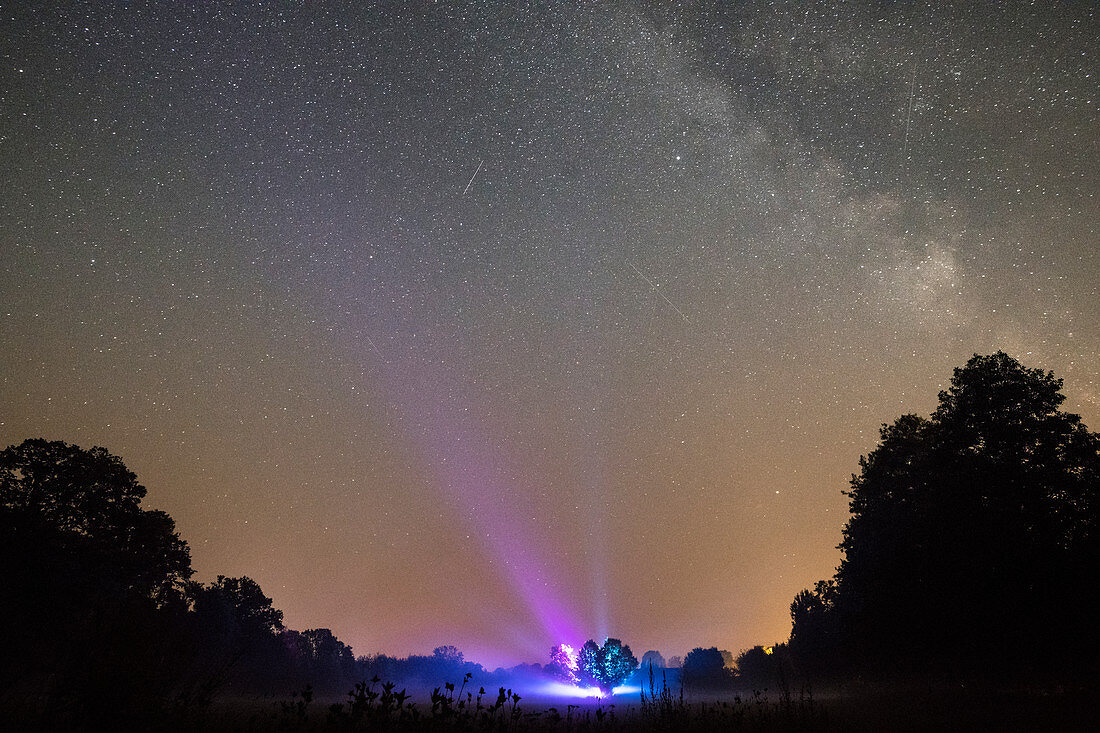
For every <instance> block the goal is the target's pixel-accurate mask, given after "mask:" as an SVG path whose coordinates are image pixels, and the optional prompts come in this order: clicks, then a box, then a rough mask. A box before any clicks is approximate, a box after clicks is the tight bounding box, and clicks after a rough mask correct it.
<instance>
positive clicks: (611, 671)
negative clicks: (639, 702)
mask: <svg viewBox="0 0 1100 733" xmlns="http://www.w3.org/2000/svg"><path fill="white" fill-rule="evenodd" d="M637 669H638V659H637V657H635V656H634V653H633V652H631V651H630V647H629V646H627V645H625V644H623V643H622V642H621V641H620V640H618V639H608V640H607V641H605V642H604V643H603V646H602V647H601V646H599V645H598V644H596V642H595V641H593V640H592V639H589V640H588V641H586V642H585V643H584V646H582V647H581V650H580V653H579V654H578V659H577V675H578V677H579V678H580V682H581V683H582V684H589V685H593V686H596V687H599V688H600V689H601V690H603V691H604V692H605V693H608V694H610V693H611V691H612V690H613V689H614V688H615V687H617V686H619V685H621V684H622V683H623V682H624V681H625V680H626V679H627V678H628V677H630V675H632V674H634V672H635V671H636V670H637Z"/></svg>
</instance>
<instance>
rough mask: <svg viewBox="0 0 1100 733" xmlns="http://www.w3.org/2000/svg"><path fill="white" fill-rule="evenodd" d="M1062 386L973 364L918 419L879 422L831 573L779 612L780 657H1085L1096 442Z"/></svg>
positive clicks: (1018, 369) (999, 363)
mask: <svg viewBox="0 0 1100 733" xmlns="http://www.w3.org/2000/svg"><path fill="white" fill-rule="evenodd" d="M1061 388H1062V380H1061V379H1057V378H1055V377H1054V375H1053V374H1052V373H1050V372H1044V371H1042V370H1039V369H1029V368H1027V367H1025V366H1023V365H1021V364H1020V363H1019V362H1018V361H1016V360H1015V359H1013V358H1012V357H1010V356H1008V355H1007V354H1005V353H1003V352H998V353H996V354H992V355H989V356H979V355H975V356H974V357H973V358H972V359H970V360H969V361H968V362H967V364H966V365H965V366H964V367H961V368H957V369H955V371H954V375H953V377H952V379H951V384H950V385H949V387H948V389H946V390H944V391H942V392H940V394H939V406H938V407H937V409H936V410H935V412H933V413H932V415H931V416H930V417H928V418H922V417H919V416H916V415H903V416H901V417H899V418H898V419H897V420H895V421H894V423H892V424H890V425H884V426H883V427H882V430H881V439H880V442H879V445H878V446H877V447H876V448H875V449H874V450H873V451H872V452H871V453H870V454H868V455H867V456H864V457H862V458H861V459H860V462H859V467H860V471H859V473H858V474H855V475H853V476H852V480H851V489H850V491H849V492H847V493H848V496H849V498H850V502H849V507H850V511H851V517H850V518H849V520H848V523H847V524H846V526H845V527H844V531H843V539H842V541H841V543H840V549H841V550H842V552H843V559H842V561H841V563H840V566H839V568H838V569H837V573H836V576H835V579H834V580H832V581H823V582H821V583H818V584H817V586H816V587H815V588H814V589H813V590H812V591H802V592H801V593H799V594H798V596H797V597H796V598H795V600H794V602H793V603H792V604H791V616H792V621H793V628H792V633H791V647H792V650H793V651H795V652H796V653H798V654H801V655H802V656H803V657H804V658H807V657H809V658H814V657H816V658H819V659H820V658H821V657H822V656H823V655H829V656H831V657H832V658H833V660H834V661H837V660H839V659H842V658H846V659H848V660H849V661H851V662H853V663H856V664H866V663H871V664H874V663H885V662H890V663H891V664H898V663H899V662H903V663H910V664H914V665H918V666H924V665H927V664H928V663H929V662H930V661H931V660H933V659H936V660H954V662H955V663H958V662H960V661H964V660H969V661H973V662H975V663H978V664H980V663H983V662H985V661H989V660H993V659H997V660H1000V661H1005V662H1014V663H1017V664H1019V663H1023V662H1024V661H1025V660H1031V661H1035V660H1037V659H1040V658H1042V657H1050V656H1051V654H1052V653H1053V654H1054V655H1055V656H1059V655H1060V654H1061V653H1062V652H1064V651H1069V650H1070V649H1071V648H1076V649H1078V650H1083V649H1084V648H1086V647H1087V648H1089V649H1092V650H1095V647H1096V632H1095V631H1094V630H1093V628H1092V622H1091V618H1090V614H1091V610H1090V609H1092V608H1095V602H1096V590H1095V582H1094V578H1095V573H1096V570H1097V559H1098V557H1100V555H1098V551H1097V550H1098V534H1097V506H1098V505H1097V493H1098V488H1100V460H1098V448H1100V438H1098V436H1097V435H1096V434H1095V433H1090V432H1089V431H1088V429H1087V428H1086V427H1085V426H1084V425H1083V424H1082V422H1081V419H1080V417H1079V416H1077V415H1074V414H1071V413H1067V412H1063V411H1061V410H1060V409H1059V406H1060V405H1061V404H1062V402H1063V401H1064V399H1065V397H1064V395H1063V394H1062V393H1061ZM1070 640H1072V641H1070ZM1059 650H1061V651H1059ZM1071 653H1072V652H1071Z"/></svg>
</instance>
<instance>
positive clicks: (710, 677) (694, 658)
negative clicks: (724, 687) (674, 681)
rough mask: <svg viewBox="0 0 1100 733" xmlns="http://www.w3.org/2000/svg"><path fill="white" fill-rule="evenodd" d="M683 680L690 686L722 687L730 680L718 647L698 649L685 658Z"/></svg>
mask: <svg viewBox="0 0 1100 733" xmlns="http://www.w3.org/2000/svg"><path fill="white" fill-rule="evenodd" d="M682 669H683V673H682V674H683V680H684V682H685V683H687V684H690V685H720V684H722V683H725V682H727V681H729V680H730V678H731V677H730V673H729V670H727V669H726V660H725V659H723V658H722V652H720V651H719V650H718V647H713V646H712V647H710V648H709V649H704V648H702V647H696V648H694V649H692V650H691V651H690V652H688V653H687V656H686V657H684V666H683V668H682Z"/></svg>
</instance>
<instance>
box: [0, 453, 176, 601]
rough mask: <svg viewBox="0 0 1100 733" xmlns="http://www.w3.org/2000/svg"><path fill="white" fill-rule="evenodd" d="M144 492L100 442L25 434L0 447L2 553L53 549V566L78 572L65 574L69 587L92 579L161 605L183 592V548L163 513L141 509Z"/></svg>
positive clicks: (103, 586) (102, 588)
mask: <svg viewBox="0 0 1100 733" xmlns="http://www.w3.org/2000/svg"><path fill="white" fill-rule="evenodd" d="M144 497H145V487H144V486H142V485H141V484H139V483H138V481H137V476H135V475H134V473H133V472H131V471H130V470H129V469H128V468H126V466H125V465H124V464H123V463H122V460H121V459H119V458H118V457H117V456H114V455H111V454H110V453H108V452H107V451H106V450H105V449H103V448H92V449H91V450H84V449H82V448H80V447H78V446H75V445H69V444H68V443H64V442H61V441H46V440H42V439H30V440H25V441H23V443H21V444H20V445H17V446H11V447H9V448H6V449H5V450H3V451H0V522H2V525H0V526H2V527H3V530H4V535H5V539H6V542H5V543H4V546H3V550H4V552H5V553H12V554H16V555H17V554H20V553H26V552H27V551H30V554H32V555H34V554H37V553H36V551H35V547H37V548H40V549H45V550H46V551H47V552H56V553H57V554H58V555H59V557H55V558H53V559H54V560H60V563H59V564H58V565H57V566H56V567H59V568H61V569H64V570H68V571H72V572H73V573H74V574H82V575H83V576H84V577H83V578H78V577H70V578H69V580H71V581H72V582H73V583H74V587H75V586H76V585H84V584H86V583H87V582H89V581H90V580H94V583H95V584H96V586H97V590H98V591H101V592H111V593H120V592H130V591H133V592H136V593H138V594H140V595H142V596H144V597H148V598H152V599H154V600H156V601H157V602H158V603H161V602H166V601H167V600H168V599H169V597H171V596H178V595H179V594H180V593H182V592H183V590H184V588H185V586H186V581H187V580H188V579H189V578H190V577H191V574H192V570H191V554H190V551H189V549H188V547H187V543H186V542H184V541H183V540H181V539H180V538H179V535H177V534H176V532H175V523H174V522H173V521H172V518H171V517H169V516H168V515H167V514H165V513H164V512H160V511H154V510H144V509H142V508H141V500H142V498H144ZM31 545H33V546H35V547H31ZM12 559H13V560H14V558H12ZM5 560H7V558H6V557H5ZM5 567H10V563H7V562H5Z"/></svg>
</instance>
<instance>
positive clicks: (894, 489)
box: [0, 353, 1100, 731]
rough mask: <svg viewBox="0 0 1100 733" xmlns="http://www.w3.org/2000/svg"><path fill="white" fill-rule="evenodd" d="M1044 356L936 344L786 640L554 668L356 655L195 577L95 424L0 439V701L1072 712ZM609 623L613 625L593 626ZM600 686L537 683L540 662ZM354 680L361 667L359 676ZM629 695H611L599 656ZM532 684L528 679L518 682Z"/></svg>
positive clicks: (1080, 448) (1079, 631) (1084, 691)
mask: <svg viewBox="0 0 1100 733" xmlns="http://www.w3.org/2000/svg"><path fill="white" fill-rule="evenodd" d="M1061 386H1062V383H1061V380H1059V379H1056V378H1055V377H1054V376H1053V375H1052V374H1050V373H1044V372H1042V371H1040V370H1033V369H1028V368H1026V367H1024V366H1022V365H1021V364H1019V363H1018V362H1017V361H1015V360H1014V359H1012V358H1011V357H1009V356H1007V355H1005V354H1003V353H997V354H993V355H991V356H975V357H974V358H973V359H971V360H970V361H969V362H968V363H967V364H966V366H964V367H962V368H960V369H956V370H955V374H954V377H953V378H952V380H951V384H950V386H949V388H948V389H947V390H945V391H944V392H941V393H940V404H939V407H938V408H937V410H936V411H935V412H934V413H933V414H932V415H931V416H930V417H929V418H922V417H918V416H915V415H905V416H902V417H901V418H899V419H898V420H896V421H895V422H894V423H893V424H891V425H887V426H884V427H883V429H882V435H881V442H880V443H879V445H878V447H876V448H875V449H874V450H873V451H872V452H871V453H870V454H869V455H867V456H866V457H864V458H861V459H860V471H859V473H858V474H856V475H854V476H853V477H852V482H851V491H850V492H849V496H850V498H851V504H850V506H851V518H850V519H849V521H848V523H847V525H846V526H845V528H844V533H843V538H842V542H841V544H840V548H841V550H842V551H843V559H842V562H841V564H840V566H839V567H838V569H837V572H836V575H835V576H834V577H833V578H831V579H828V580H823V581H821V582H819V583H818V584H817V585H816V586H815V587H814V588H813V589H810V590H806V591H803V592H801V593H799V594H798V596H797V597H796V598H795V599H794V602H793V603H792V604H791V617H792V621H793V628H792V633H791V637H790V639H789V640H788V641H787V642H785V643H782V644H776V645H773V646H767V647H765V646H757V647H754V648H752V649H749V650H746V651H744V652H742V653H741V654H740V655H739V656H737V657H734V656H733V655H732V654H730V653H729V652H723V651H721V650H718V649H717V648H710V649H705V648H697V649H694V650H692V651H691V653H689V654H688V655H687V656H686V657H685V658H684V659H683V660H682V661H681V660H675V661H674V660H669V662H667V663H666V661H665V660H664V658H663V657H662V656H661V655H660V654H659V653H658V652H656V651H650V652H646V653H645V654H644V655H643V656H642V660H641V668H640V669H638V661H637V660H636V659H635V657H634V656H633V654H632V652H631V651H630V647H629V646H626V645H623V644H622V643H621V642H620V641H619V640H616V639H609V640H607V641H605V642H604V644H603V646H602V647H601V646H600V645H599V644H597V643H596V642H595V641H590V642H589V643H588V644H586V645H585V647H584V648H582V649H581V650H580V652H581V653H580V655H579V660H580V661H579V664H577V665H576V666H575V667H574V668H572V669H570V668H569V665H568V659H567V655H564V653H563V650H562V649H561V648H560V647H556V648H555V649H554V650H552V652H553V653H552V656H551V658H550V660H549V663H548V664H546V665H545V666H543V665H540V664H529V665H521V666H520V667H516V668H512V669H509V670H502V669H498V670H495V671H492V672H490V671H487V670H485V669H483V668H482V667H481V666H480V665H478V664H475V663H472V662H469V661H466V660H465V659H464V658H463V655H462V653H461V652H460V651H459V650H458V649H456V648H454V647H449V646H442V647H439V648H437V649H436V650H435V651H434V652H433V653H432V654H431V655H428V656H416V655H414V656H410V657H407V658H403V659H398V658H394V657H389V656H386V655H383V654H379V655H375V656H361V657H359V658H356V657H355V656H354V655H353V653H352V650H351V649H350V648H349V647H348V646H347V645H346V644H344V643H343V642H341V641H340V640H339V639H338V638H336V636H335V635H333V634H332V633H331V631H329V630H328V629H323V628H319V629H306V630H304V631H296V630H293V629H287V628H286V627H285V626H284V624H283V615H282V612H281V611H279V610H278V609H276V608H274V607H273V605H272V601H271V599H270V598H268V597H267V596H266V595H265V594H264V593H263V591H262V589H261V588H260V587H259V586H258V585H257V584H256V583H255V582H254V581H253V580H251V579H250V578H247V577H240V578H229V577H224V576H219V577H218V578H217V579H216V580H215V581H214V582H212V583H208V584H205V585H203V584H200V583H197V582H195V581H193V580H192V574H193V572H192V569H191V564H190V553H189V549H188V546H187V543H186V542H185V541H183V540H182V539H181V538H180V537H179V535H178V534H177V533H176V532H175V526H174V523H173V521H172V519H171V517H169V516H168V515H167V514H165V513H164V512H159V511H154V510H148V509H144V508H142V507H141V500H142V498H143V497H144V495H145V489H144V487H143V486H141V485H140V484H139V483H138V481H137V477H136V476H135V475H134V474H133V473H132V472H130V471H129V470H128V469H127V468H126V467H125V466H124V465H123V463H122V461H121V460H119V459H118V458H117V457H115V456H113V455H111V454H110V453H108V452H107V451H106V450H104V449H102V448H93V449H91V450H84V449H81V448H79V447H77V446H73V445H68V444H66V443H62V442H48V441H45V440H27V441H24V442H23V443H22V444H20V445H17V446H12V447H9V448H7V449H6V450H4V451H2V452H0V588H2V590H3V592H2V593H0V624H2V628H4V629H5V630H6V631H7V632H8V633H7V634H6V639H5V644H4V651H3V654H0V717H2V719H3V720H4V721H6V722H7V724H8V726H9V727H16V728H20V729H48V730H60V729H64V730H99V729H123V728H127V729H129V728H141V729H150V730H189V729H204V730H312V729H325V730H445V731H450V730H493V731H497V730H499V731H512V730H569V731H574V730H576V731H582V730H603V729H608V730H610V729H615V730H619V729H622V730H654V731H673V730H750V731H751V730H761V731H764V730H928V729H943V730H949V729H950V730H958V729H995V730H1089V729H1094V728H1095V724H1096V721H1097V720H1100V710H1098V709H1097V703H1096V700H1097V698H1098V694H1097V693H1098V690H1097V685H1096V681H1097V675H1098V660H1100V643H1098V639H1100V633H1098V628H1097V625H1096V623H1095V618H1094V617H1095V613H1096V609H1097V607H1098V605H1100V594H1098V585H1097V582H1096V578H1097V576H1098V573H1097V569H1098V565H1100V563H1098V560H1100V533H1098V513H1100V505H1098V503H1097V502H1098V495H1100V491H1098V489H1100V437H1098V436H1097V435H1096V434H1095V433H1091V432H1089V431H1088V429H1087V428H1086V427H1085V426H1084V425H1083V424H1082V423H1081V420H1080V418H1079V417H1077V416H1076V415H1072V414H1069V413H1065V412H1062V411H1061V410H1060V409H1059V406H1060V405H1061V403H1062V402H1063V400H1064V397H1063V395H1062V394H1061ZM612 642H613V643H612ZM555 678H556V679H559V680H561V679H568V680H569V681H588V682H593V683H596V684H597V685H598V686H599V687H601V688H603V689H604V690H605V697H604V699H603V700H602V701H586V702H580V703H578V702H577V701H574V700H554V699H551V698H549V697H546V696H545V693H541V692H540V690H542V689H543V685H544V683H545V682H547V681H549V680H551V679H555ZM363 680H368V681H366V682H364V681H363ZM624 680H626V681H633V682H634V683H635V684H639V685H641V687H642V690H643V692H642V693H640V694H637V695H631V696H624V695H618V696H614V697H607V696H606V690H609V689H610V688H611V687H613V686H614V685H615V684H618V683H619V682H621V681H624ZM540 695H542V696H540Z"/></svg>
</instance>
